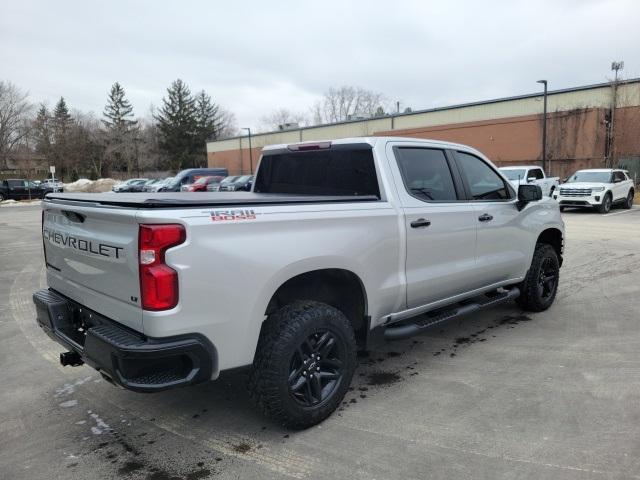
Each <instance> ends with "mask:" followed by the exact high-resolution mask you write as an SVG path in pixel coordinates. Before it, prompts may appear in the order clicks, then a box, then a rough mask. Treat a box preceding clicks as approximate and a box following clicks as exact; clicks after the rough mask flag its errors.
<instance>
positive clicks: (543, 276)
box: [516, 243, 560, 312]
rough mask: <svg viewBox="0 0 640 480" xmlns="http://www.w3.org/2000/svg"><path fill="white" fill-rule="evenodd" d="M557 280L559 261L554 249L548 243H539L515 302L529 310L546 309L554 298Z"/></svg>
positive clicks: (558, 278)
mask: <svg viewBox="0 0 640 480" xmlns="http://www.w3.org/2000/svg"><path fill="white" fill-rule="evenodd" d="M559 281H560V261H559V260H558V254H557V253H556V250H555V249H554V248H553V247H552V246H551V245H549V244H546V243H539V244H537V245H536V249H535V252H534V253H533V260H532V261H531V267H530V268H529V271H528V272H527V276H526V277H525V279H524V281H523V282H522V283H521V284H520V296H519V297H518V298H517V300H516V302H517V303H518V305H520V307H522V308H523V309H524V310H529V311H531V312H541V311H543V310H546V309H547V308H549V307H550V306H551V304H553V301H554V300H555V298H556V293H557V292H558V282H559Z"/></svg>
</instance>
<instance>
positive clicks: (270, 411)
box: [248, 301, 356, 429]
mask: <svg viewBox="0 0 640 480" xmlns="http://www.w3.org/2000/svg"><path fill="white" fill-rule="evenodd" d="M355 368H356V340H355V335H354V332H353V328H352V326H351V323H350V322H349V320H348V319H347V318H346V317H345V316H344V314H343V313H342V312H341V311H340V310H338V309H336V308H334V307H332V306H330V305H327V304H324V303H320V302H314V301H296V302H293V303H291V304H289V305H286V306H285V307H283V308H282V309H280V310H278V311H277V312H276V313H274V314H273V315H271V316H270V317H269V318H268V319H267V320H266V323H265V325H264V326H263V328H262V332H261V333H260V339H259V341H258V348H257V351H256V355H255V359H254V362H253V369H252V371H251V373H250V374H249V382H248V387H249V392H250V394H251V396H252V397H253V398H254V400H255V401H256V402H257V404H258V406H259V407H260V408H261V409H262V411H263V412H264V413H265V414H266V415H267V416H269V417H271V418H273V419H274V420H276V421H277V422H278V423H281V424H282V425H284V426H286V427H289V428H295V429H302V428H308V427H311V426H313V425H315V424H317V423H320V422H321V421H323V420H324V419H325V418H327V417H328V416H329V415H331V414H332V413H333V411H334V410H335V409H336V408H337V407H338V406H339V405H340V402H341V401H342V399H343V398H344V396H345V394H346V393H347V389H348V388H349V384H350V383H351V379H352V377H353V373H354V371H355Z"/></svg>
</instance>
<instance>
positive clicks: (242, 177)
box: [234, 175, 251, 183]
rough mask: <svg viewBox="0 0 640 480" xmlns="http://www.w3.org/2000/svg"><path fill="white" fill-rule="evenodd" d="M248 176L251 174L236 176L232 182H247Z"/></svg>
mask: <svg viewBox="0 0 640 480" xmlns="http://www.w3.org/2000/svg"><path fill="white" fill-rule="evenodd" d="M250 178H251V175H243V176H241V177H238V178H237V179H236V181H235V182H234V183H236V182H237V183H241V182H247V181H248V180H249V179H250Z"/></svg>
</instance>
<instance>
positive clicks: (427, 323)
mask: <svg viewBox="0 0 640 480" xmlns="http://www.w3.org/2000/svg"><path fill="white" fill-rule="evenodd" d="M519 296H520V289H519V288H517V287H514V288H511V289H510V290H507V291H505V292H500V293H497V294H494V295H484V298H482V299H480V300H475V299H474V301H473V303H465V304H464V305H457V306H454V307H450V308H446V309H439V310H436V311H434V312H432V313H431V314H429V313H427V314H425V315H421V316H420V317H419V318H418V319H417V320H415V321H414V322H411V323H405V324H404V325H400V326H398V327H387V329H386V330H385V331H384V338H385V339H386V340H401V339H403V338H408V337H411V336H413V335H415V334H417V333H420V332H421V331H423V330H424V329H426V328H429V327H431V326H433V325H436V324H438V323H441V322H446V321H447V320H451V319H452V318H456V317H460V316H462V315H467V314H469V313H473V312H477V311H478V310H482V309H484V308H488V307H494V306H496V305H499V304H501V303H505V302H508V301H510V300H514V299H516V298H518V297H519Z"/></svg>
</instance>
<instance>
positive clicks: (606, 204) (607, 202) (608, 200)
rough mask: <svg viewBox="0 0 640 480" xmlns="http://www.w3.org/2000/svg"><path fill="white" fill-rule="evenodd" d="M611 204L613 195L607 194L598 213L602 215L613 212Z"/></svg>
mask: <svg viewBox="0 0 640 480" xmlns="http://www.w3.org/2000/svg"><path fill="white" fill-rule="evenodd" d="M611 202H612V200H611V194H610V193H607V194H606V195H605V196H604V198H603V199H602V203H601V204H600V206H599V207H598V211H599V212H600V213H609V211H610V210H611Z"/></svg>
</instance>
